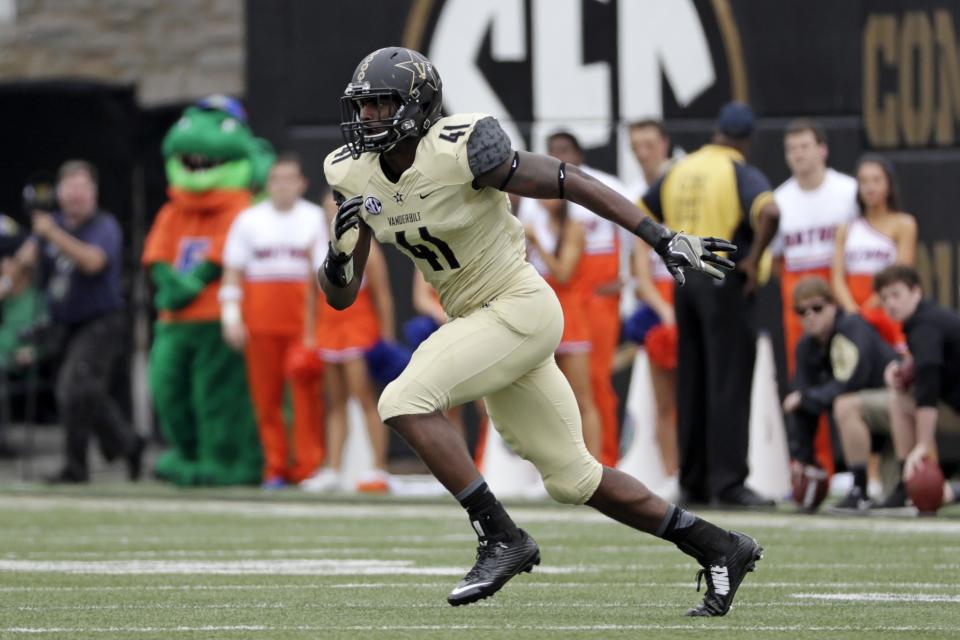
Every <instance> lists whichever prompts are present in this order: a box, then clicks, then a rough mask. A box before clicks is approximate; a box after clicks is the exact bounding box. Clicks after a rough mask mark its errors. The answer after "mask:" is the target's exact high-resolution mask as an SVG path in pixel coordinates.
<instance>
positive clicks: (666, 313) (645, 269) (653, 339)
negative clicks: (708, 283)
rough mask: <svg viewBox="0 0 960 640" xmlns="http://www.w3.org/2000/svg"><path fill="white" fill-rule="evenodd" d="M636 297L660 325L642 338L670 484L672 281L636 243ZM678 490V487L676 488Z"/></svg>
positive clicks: (673, 471)
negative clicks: (649, 310) (656, 318)
mask: <svg viewBox="0 0 960 640" xmlns="http://www.w3.org/2000/svg"><path fill="white" fill-rule="evenodd" d="M633 270H634V273H635V276H636V291H637V297H638V298H639V299H640V300H642V301H643V302H645V303H646V304H647V305H648V306H650V307H651V308H652V309H653V311H654V312H655V313H656V314H657V316H658V317H659V318H660V324H658V325H657V326H655V327H653V328H652V329H650V330H649V331H648V332H647V334H646V337H645V338H644V349H645V350H646V352H647V357H648V358H649V360H650V382H651V385H652V386H653V399H654V402H655V403H656V405H657V406H656V426H655V429H656V437H657V445H658V446H659V447H660V460H661V461H662V463H663V471H664V473H665V474H666V475H667V477H668V478H670V481H671V483H675V482H678V479H677V473H678V470H679V467H678V462H677V460H678V457H677V323H676V317H675V315H674V311H673V291H674V289H673V288H674V280H673V276H671V275H670V272H669V271H667V268H666V266H664V264H663V260H661V259H660V257H659V256H658V255H657V254H656V253H654V252H653V251H652V250H651V249H650V245H648V244H647V243H645V242H639V241H638V242H637V243H636V246H635V247H634V253H633ZM677 488H679V485H677Z"/></svg>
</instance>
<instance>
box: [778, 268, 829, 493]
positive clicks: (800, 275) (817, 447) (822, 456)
mask: <svg viewBox="0 0 960 640" xmlns="http://www.w3.org/2000/svg"><path fill="white" fill-rule="evenodd" d="M780 273H781V276H780V297H781V299H782V301H783V344H784V348H785V350H786V352H787V353H786V355H787V377H788V379H789V380H791V381H792V380H793V372H794V371H796V367H797V343H798V342H800V338H802V337H803V326H802V325H801V324H800V318H799V316H797V314H796V313H795V312H794V311H793V290H794V289H795V288H796V286H797V283H798V282H800V281H801V280H803V279H804V278H806V277H809V276H818V277H820V278H823V279H824V280H826V281H827V283H828V284H829V283H830V269H829V267H824V268H822V269H810V270H809V271H787V270H786V269H782V270H781V271H780ZM813 453H814V458H815V459H816V461H817V464H819V465H820V466H821V467H822V468H823V469H824V470H825V471H826V472H827V473H829V474H830V475H833V471H834V465H833V440H832V438H831V437H830V418H829V416H827V415H826V414H824V415H821V416H820V421H819V422H818V423H817V435H816V438H815V439H814V441H813Z"/></svg>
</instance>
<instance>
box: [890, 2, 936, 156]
mask: <svg viewBox="0 0 960 640" xmlns="http://www.w3.org/2000/svg"><path fill="white" fill-rule="evenodd" d="M899 66H900V76H899V80H900V83H899V87H898V89H899V93H900V117H901V119H902V124H903V127H902V129H903V139H904V142H906V143H907V145H909V146H911V147H919V146H923V145H925V144H926V143H927V141H928V140H929V139H930V129H931V125H932V124H933V34H932V32H931V30H930V20H929V19H928V18H927V14H925V13H923V12H922V11H910V12H909V13H907V14H906V16H904V19H903V26H902V27H901V29H900V65H899ZM915 73H916V77H915ZM918 81H919V82H918Z"/></svg>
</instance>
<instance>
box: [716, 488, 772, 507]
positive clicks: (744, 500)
mask: <svg viewBox="0 0 960 640" xmlns="http://www.w3.org/2000/svg"><path fill="white" fill-rule="evenodd" d="M713 504H714V506H717V507H721V508H724V507H727V508H729V507H733V508H737V509H769V508H771V507H774V506H776V502H774V501H773V500H771V499H770V498H764V497H763V496H761V495H759V494H757V493H756V492H754V491H753V489H749V488H747V487H743V486H741V487H736V488H735V489H728V490H727V491H724V492H723V493H721V494H720V495H718V496H717V498H716V500H714V503H713Z"/></svg>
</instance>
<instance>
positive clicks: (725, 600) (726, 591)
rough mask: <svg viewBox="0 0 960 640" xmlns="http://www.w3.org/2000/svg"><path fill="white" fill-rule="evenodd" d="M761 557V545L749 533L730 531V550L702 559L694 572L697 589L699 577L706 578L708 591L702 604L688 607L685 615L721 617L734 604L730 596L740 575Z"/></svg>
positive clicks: (742, 576) (746, 571)
mask: <svg viewBox="0 0 960 640" xmlns="http://www.w3.org/2000/svg"><path fill="white" fill-rule="evenodd" d="M762 557H763V547H761V546H760V544H759V543H757V541H756V540H754V539H753V538H751V537H750V536H748V535H746V534H743V533H737V532H736V531H731V532H730V549H729V550H728V551H727V553H726V554H724V555H722V556H717V557H713V558H704V560H703V561H702V562H701V566H702V567H703V568H702V569H701V570H700V571H699V572H698V573H697V591H700V580H701V578H705V579H706V581H707V592H706V594H704V596H703V603H701V604H698V605H697V606H695V607H693V608H692V609H690V610H688V611H687V613H686V615H688V616H706V617H711V616H723V615H726V614H727V612H728V611H730V609H731V608H732V607H733V597H734V596H735V595H736V594H737V588H738V587H739V586H740V583H741V582H743V578H744V577H745V576H746V575H747V574H748V573H749V572H751V571H753V569H754V568H755V567H756V564H757V560H760V559H761V558H762Z"/></svg>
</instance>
